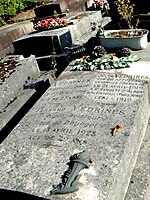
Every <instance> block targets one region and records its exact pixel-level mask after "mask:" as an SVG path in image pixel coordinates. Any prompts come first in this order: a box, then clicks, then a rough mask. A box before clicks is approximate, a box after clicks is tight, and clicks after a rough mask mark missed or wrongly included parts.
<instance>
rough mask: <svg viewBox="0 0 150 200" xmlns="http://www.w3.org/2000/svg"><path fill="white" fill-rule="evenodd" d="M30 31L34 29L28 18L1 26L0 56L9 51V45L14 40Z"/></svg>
mask: <svg viewBox="0 0 150 200" xmlns="http://www.w3.org/2000/svg"><path fill="white" fill-rule="evenodd" d="M32 31H34V30H33V23H32V22H30V21H28V20H27V21H24V22H20V23H15V24H12V25H6V26H5V27H2V28H1V29H0V41H1V42H0V56H3V55H5V54H6V53H7V54H8V53H10V51H9V47H10V46H11V45H12V43H13V41H14V40H16V39H18V38H20V37H21V36H23V35H26V34H28V33H31V32H32Z"/></svg>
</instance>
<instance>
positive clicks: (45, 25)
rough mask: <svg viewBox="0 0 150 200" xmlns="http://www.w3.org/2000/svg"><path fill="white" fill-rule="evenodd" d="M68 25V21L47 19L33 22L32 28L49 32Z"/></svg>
mask: <svg viewBox="0 0 150 200" xmlns="http://www.w3.org/2000/svg"><path fill="white" fill-rule="evenodd" d="M67 24H68V21H67V20H66V19H62V18H59V17H57V18H55V19H54V18H47V19H42V20H39V21H37V22H33V28H34V29H35V30H38V31H43V30H50V29H56V28H60V27H64V26H66V25H67Z"/></svg>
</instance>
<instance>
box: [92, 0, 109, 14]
mask: <svg viewBox="0 0 150 200" xmlns="http://www.w3.org/2000/svg"><path fill="white" fill-rule="evenodd" d="M93 7H94V8H95V9H96V10H102V11H104V12H106V11H108V10H109V3H108V1H107V0H93Z"/></svg>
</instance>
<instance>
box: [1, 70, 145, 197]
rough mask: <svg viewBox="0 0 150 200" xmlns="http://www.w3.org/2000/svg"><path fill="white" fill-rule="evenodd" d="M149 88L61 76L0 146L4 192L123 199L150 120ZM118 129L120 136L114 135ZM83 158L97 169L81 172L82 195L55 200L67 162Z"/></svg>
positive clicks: (115, 77) (109, 78)
mask: <svg viewBox="0 0 150 200" xmlns="http://www.w3.org/2000/svg"><path fill="white" fill-rule="evenodd" d="M148 81H149V79H148V77H146V76H138V75H137V76H134V75H125V74H120V73H106V72H100V71H99V72H98V71H97V72H73V73H72V72H63V73H62V75H61V76H60V77H59V79H58V80H57V81H56V82H55V83H54V84H52V85H51V87H50V88H49V89H48V90H47V91H46V92H45V94H44V95H43V96H42V97H41V99H40V100H39V101H38V102H37V103H36V104H35V105H34V106H33V108H32V109H31V110H30V111H29V112H28V114H27V115H26V116H25V117H24V118H23V120H22V121H21V122H20V123H19V124H18V125H17V126H16V127H15V129H14V130H13V131H12V132H11V133H10V135H9V136H8V137H7V138H6V139H5V140H4V141H3V142H2V144H1V146H0V157H1V162H0V170H1V173H0V188H1V190H0V192H2V191H3V190H4V189H6V190H7V191H17V192H21V193H25V194H30V195H34V196H36V197H37V198H39V197H41V198H42V199H50V200H56V199H57V200H62V199H63V200H73V199H76V200H85V199H86V200H100V199H101V200H102V199H103V200H114V199H115V200H121V199H123V198H124V196H125V193H126V190H127V187H128V184H129V181H130V177H131V174H132V171H133V168H134V163H135V161H136V158H137V155H138V151H139V148H140V144H141V141H142V138H143V136H144V133H145V128H146V125H147V121H148V117H149V113H148V106H149V102H148ZM117 125H120V127H121V128H120V130H119V131H118V132H117V131H116V132H113V133H114V134H112V130H115V129H114V128H115V127H116V126H117ZM82 151H85V152H87V153H88V154H89V155H90V158H91V161H92V163H90V165H89V167H87V168H86V169H83V170H82V171H81V172H80V179H79V180H78V181H79V183H78V190H77V191H75V192H71V193H67V194H59V195H58V194H54V195H51V191H53V189H54V188H53V185H59V184H60V183H61V181H62V180H61V176H62V175H63V173H64V172H65V171H66V169H67V163H68V161H69V157H70V156H72V155H74V154H76V153H80V152H82ZM73 183H74V182H73ZM73 183H72V186H73ZM60 185H61V184H60Z"/></svg>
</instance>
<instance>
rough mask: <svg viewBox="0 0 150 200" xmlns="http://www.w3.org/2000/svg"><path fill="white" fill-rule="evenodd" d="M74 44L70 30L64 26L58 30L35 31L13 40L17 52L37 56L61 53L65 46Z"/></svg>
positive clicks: (25, 55) (26, 55)
mask: <svg viewBox="0 0 150 200" xmlns="http://www.w3.org/2000/svg"><path fill="white" fill-rule="evenodd" d="M71 44H72V39H71V34H70V30H69V29H67V28H62V29H58V30H47V31H42V32H33V33H32V34H28V35H25V36H23V37H21V38H19V39H17V40H15V41H14V42H13V46H14V50H15V52H14V53H15V54H19V55H23V56H24V57H28V56H30V55H31V54H33V55H35V56H36V57H41V56H47V55H51V54H54V53H55V54H61V53H63V51H64V48H65V47H67V46H70V45H71Z"/></svg>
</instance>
